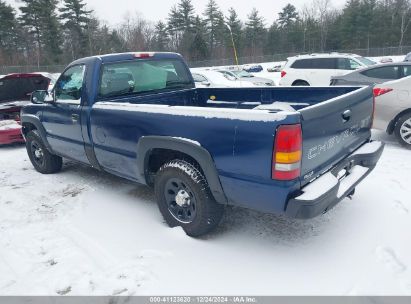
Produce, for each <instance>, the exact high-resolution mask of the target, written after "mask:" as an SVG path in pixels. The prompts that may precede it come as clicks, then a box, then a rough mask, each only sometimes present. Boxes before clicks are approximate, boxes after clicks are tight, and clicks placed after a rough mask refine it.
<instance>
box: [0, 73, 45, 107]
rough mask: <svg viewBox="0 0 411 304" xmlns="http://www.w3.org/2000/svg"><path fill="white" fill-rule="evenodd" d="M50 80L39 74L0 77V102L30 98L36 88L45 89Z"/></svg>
mask: <svg viewBox="0 0 411 304" xmlns="http://www.w3.org/2000/svg"><path fill="white" fill-rule="evenodd" d="M49 82H50V80H49V79H48V78H45V77H43V76H41V75H39V76H34V77H13V78H2V79H0V103H5V102H10V101H26V100H30V95H31V93H33V92H34V91H37V90H47V89H48V86H49Z"/></svg>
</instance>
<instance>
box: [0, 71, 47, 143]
mask: <svg viewBox="0 0 411 304" xmlns="http://www.w3.org/2000/svg"><path fill="white" fill-rule="evenodd" d="M54 82H55V79H54V78H53V77H52V76H51V75H50V74H44V73H30V74H27V73H26V74H10V75H6V76H3V77H2V78H0V145H7V144H12V143H19V142H24V139H23V136H22V134H21V125H20V109H21V108H22V107H23V106H24V105H26V104H28V103H30V96H31V93H32V92H33V91H36V90H47V89H51V88H52V86H53V85H54Z"/></svg>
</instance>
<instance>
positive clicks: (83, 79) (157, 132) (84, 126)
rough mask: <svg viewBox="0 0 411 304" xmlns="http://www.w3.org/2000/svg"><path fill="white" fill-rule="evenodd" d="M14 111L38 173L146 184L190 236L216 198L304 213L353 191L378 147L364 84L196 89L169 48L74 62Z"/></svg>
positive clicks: (207, 218)
mask: <svg viewBox="0 0 411 304" xmlns="http://www.w3.org/2000/svg"><path fill="white" fill-rule="evenodd" d="M31 101H32V103H31V104H30V105H28V106H26V107H24V108H23V109H22V112H21V122H22V126H23V128H22V130H23V131H22V132H23V134H24V137H25V139H26V146H27V152H28V155H29V157H30V160H31V162H32V164H33V166H34V167H35V169H36V170H37V171H39V172H40V173H43V174H51V173H56V172H58V171H59V170H60V169H61V168H62V158H68V159H71V160H74V161H77V162H79V163H82V164H86V165H89V166H91V167H94V168H96V169H99V170H104V171H106V172H109V173H112V174H114V175H117V176H120V177H122V178H126V179H128V180H132V181H135V182H137V183H141V184H145V185H148V186H150V187H153V188H154V192H155V195H156V199H157V203H158V206H159V209H160V212H161V213H162V215H163V217H164V218H165V220H166V222H167V223H168V224H169V225H170V226H172V227H174V226H181V227H182V228H183V229H184V230H185V232H186V233H187V234H188V235H190V236H193V237H197V236H201V235H203V234H206V233H208V232H210V231H211V230H212V229H213V228H215V227H216V226H217V225H218V223H219V221H220V220H221V217H222V215H223V212H224V207H225V206H226V205H234V206H241V207H246V208H251V209H255V210H259V211H262V212H267V213H277V214H286V215H288V216H290V217H293V218H299V219H308V218H312V217H315V216H317V215H320V214H322V213H324V212H327V211H328V210H329V209H331V208H332V207H333V206H335V205H336V204H337V203H338V202H340V201H341V200H343V199H344V198H346V197H349V196H351V195H353V194H354V191H355V187H356V186H357V185H358V184H359V183H360V182H361V181H362V180H363V179H364V178H365V177H366V176H367V175H368V174H369V173H370V172H371V171H372V170H373V169H374V167H375V166H376V163H377V162H378V160H379V158H380V156H381V153H382V151H383V149H384V144H383V143H381V142H372V141H371V140H370V137H371V132H370V128H371V125H372V120H373V111H374V103H373V95H372V89H371V88H368V87H328V88H320V87H304V88H303V87H301V88H298V87H276V88H256V87H253V88H234V89H227V88H195V85H194V80H193V77H192V76H191V73H190V71H189V69H188V67H187V65H186V63H185V61H184V60H183V58H182V57H181V56H180V55H178V54H173V53H125V54H113V55H104V56H95V57H89V58H84V59H80V60H77V61H75V62H73V63H72V64H70V65H69V66H68V67H67V68H66V70H65V71H64V72H63V73H62V75H61V76H60V78H59V80H58V81H57V83H56V85H55V87H54V89H53V90H52V91H51V92H47V91H36V92H34V93H33V94H32V98H31Z"/></svg>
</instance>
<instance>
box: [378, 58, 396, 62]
mask: <svg viewBox="0 0 411 304" xmlns="http://www.w3.org/2000/svg"><path fill="white" fill-rule="evenodd" d="M391 62H394V60H392V58H391V57H383V58H381V60H380V63H391Z"/></svg>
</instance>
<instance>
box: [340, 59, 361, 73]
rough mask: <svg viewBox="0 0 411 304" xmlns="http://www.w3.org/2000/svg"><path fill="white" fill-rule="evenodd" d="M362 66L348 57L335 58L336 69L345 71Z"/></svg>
mask: <svg viewBox="0 0 411 304" xmlns="http://www.w3.org/2000/svg"><path fill="white" fill-rule="evenodd" d="M361 67H362V66H361V65H360V64H359V63H358V62H357V61H355V60H352V59H348V58H338V59H337V69H338V70H347V71H354V70H357V69H359V68H361Z"/></svg>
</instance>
